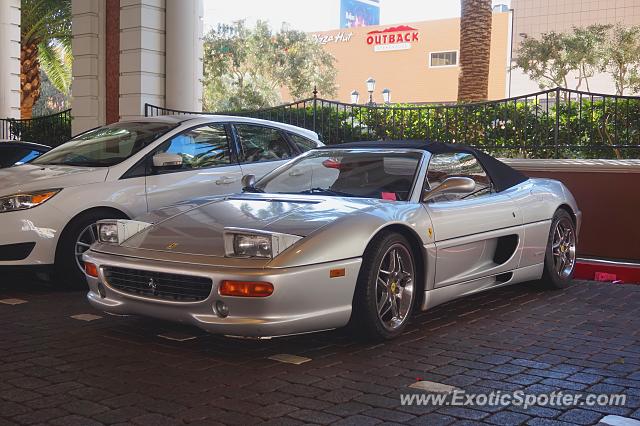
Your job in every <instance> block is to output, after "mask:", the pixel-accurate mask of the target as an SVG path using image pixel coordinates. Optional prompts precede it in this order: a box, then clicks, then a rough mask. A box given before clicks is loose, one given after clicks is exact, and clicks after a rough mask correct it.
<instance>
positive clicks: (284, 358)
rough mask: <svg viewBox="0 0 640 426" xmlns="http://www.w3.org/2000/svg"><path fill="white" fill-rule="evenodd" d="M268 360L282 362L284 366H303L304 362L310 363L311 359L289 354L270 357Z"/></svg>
mask: <svg viewBox="0 0 640 426" xmlns="http://www.w3.org/2000/svg"><path fill="white" fill-rule="evenodd" d="M269 359H271V360H273V361H278V362H284V363H285V364H296V365H300V364H304V363H305V362H309V361H311V358H306V357H303V356H298V355H291V354H276V355H271V356H270V357H269Z"/></svg>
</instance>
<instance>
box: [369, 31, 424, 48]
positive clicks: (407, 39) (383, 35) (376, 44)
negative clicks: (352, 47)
mask: <svg viewBox="0 0 640 426" xmlns="http://www.w3.org/2000/svg"><path fill="white" fill-rule="evenodd" d="M414 41H416V42H417V41H418V29H417V28H413V27H410V26H408V25H400V26H397V27H389V28H386V29H384V30H375V31H369V32H368V33H367V44H368V45H369V46H373V50H374V51H376V52H386V51H389V50H406V49H411V42H414Z"/></svg>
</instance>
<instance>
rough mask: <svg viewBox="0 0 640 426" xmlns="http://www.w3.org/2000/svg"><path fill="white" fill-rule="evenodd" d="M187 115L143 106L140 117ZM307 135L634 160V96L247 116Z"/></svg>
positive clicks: (299, 107)
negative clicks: (435, 142)
mask: <svg viewBox="0 0 640 426" xmlns="http://www.w3.org/2000/svg"><path fill="white" fill-rule="evenodd" d="M176 114H212V113H193V112H189V111H179V110H173V109H167V108H162V107H157V106H154V105H149V104H147V105H145V115H146V116H157V115H176ZM221 114H227V115H236V116H245V117H254V118H262V119H266V120H273V121H278V122H282V123H288V124H293V125H295V126H300V127H304V128H307V129H310V130H314V131H315V132H317V133H318V135H319V136H320V139H321V140H322V141H324V142H325V143H327V144H337V143H342V142H350V141H359V140H371V139H382V140H388V139H430V140H438V141H443V142H453V143H463V144H466V145H471V146H474V147H477V148H481V149H483V150H485V151H488V152H491V153H493V154H494V155H499V156H502V157H520V158H640V97H631V96H613V95H603V94H596V93H589V92H581V91H577V90H569V89H560V88H557V89H551V90H545V91H541V92H537V93H532V94H529V95H524V96H518V97H514V98H509V99H503V100H497V101H488V102H481V103H468V104H434V105H403V104H392V105H353V104H346V103H341V102H336V101H330V100H326V99H321V98H318V97H316V96H314V97H312V98H308V99H303V100H301V101H298V102H293V103H290V104H286V105H280V106H277V107H273V108H266V109H259V110H253V111H231V112H222V113H221Z"/></svg>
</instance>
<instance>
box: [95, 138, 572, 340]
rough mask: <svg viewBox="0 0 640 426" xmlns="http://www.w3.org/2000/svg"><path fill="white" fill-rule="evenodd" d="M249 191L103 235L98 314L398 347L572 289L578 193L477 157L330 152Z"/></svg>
mask: <svg viewBox="0 0 640 426" xmlns="http://www.w3.org/2000/svg"><path fill="white" fill-rule="evenodd" d="M243 184H244V186H245V187H244V190H243V193H240V194H233V195H226V196H217V197H210V198H200V199H195V200H191V201H188V202H183V203H180V204H177V205H173V206H170V207H167V208H164V209H160V210H157V211H155V212H153V213H150V214H148V215H146V216H143V217H141V218H137V219H136V220H105V221H101V222H100V223H99V228H98V231H99V232H98V233H99V242H97V243H96V244H94V245H93V246H92V247H91V249H90V250H89V251H87V252H86V253H85V255H84V261H85V271H86V274H87V280H88V283H89V293H88V295H87V297H88V299H89V302H90V303H91V304H92V305H93V306H94V307H96V308H98V309H101V310H103V311H107V312H110V313H116V314H125V315H126V314H133V315H143V316H149V317H155V318H160V319H163V320H170V321H176V322H181V323H188V324H193V325H196V326H198V327H201V328H202V329H204V330H207V331H209V332H212V333H219V334H225V335H233V336H246V337H271V336H282V335H291V334H297V333H306V332H312V331H320V330H327V329H334V328H338V327H343V326H345V325H347V324H350V323H351V324H353V325H354V326H355V327H357V328H359V329H360V330H361V332H362V333H365V334H366V335H369V336H371V337H373V338H377V339H389V338H393V337H395V336H397V335H398V334H400V333H401V332H402V331H403V329H404V328H405V327H406V325H407V322H408V321H409V320H410V318H411V315H412V313H413V312H414V311H415V310H416V309H421V310H426V309H429V308H431V307H433V306H436V305H438V304H440V303H443V302H446V301H449V300H452V299H455V298H457V297H461V296H465V295H470V294H473V293H476V292H480V291H484V290H489V289H492V288H497V287H502V286H505V285H509V284H515V283H519V282H523V281H534V280H539V281H541V282H542V283H544V284H546V285H547V286H549V287H552V288H553V287H555V288H558V287H564V286H566V285H568V283H569V282H570V281H571V279H572V275H573V271H574V267H575V262H576V240H577V236H578V230H579V228H580V222H581V213H580V210H579V209H578V206H577V205H576V202H575V200H574V198H573V196H572V195H571V193H570V192H569V191H568V190H567V188H566V187H565V186H564V185H563V184H562V183H560V182H557V181H554V180H549V179H529V178H527V177H526V176H524V175H523V174H521V173H520V172H518V171H516V170H514V169H512V168H511V167H509V166H507V165H506V164H504V163H502V162H500V161H498V160H496V159H495V158H493V157H491V156H489V155H487V154H485V153H483V152H481V151H478V150H476V149H472V148H468V147H464V146H460V145H450V144H442V143H435V142H424V141H397V142H358V143H348V144H343V145H338V146H335V145H334V146H327V147H323V148H319V149H314V150H312V151H309V152H308V153H306V154H304V155H302V156H300V157H297V158H295V159H293V160H291V161H290V162H288V163H286V164H285V165H283V166H281V167H279V168H277V169H276V170H274V171H272V172H271V173H269V174H267V175H266V176H265V177H263V178H262V179H260V180H259V181H258V182H255V179H253V177H252V176H250V175H248V176H245V177H244V178H243Z"/></svg>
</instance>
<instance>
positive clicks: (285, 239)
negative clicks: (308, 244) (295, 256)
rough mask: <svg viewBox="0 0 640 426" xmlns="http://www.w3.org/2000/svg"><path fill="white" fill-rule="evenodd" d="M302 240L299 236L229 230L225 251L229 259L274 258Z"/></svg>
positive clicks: (226, 234)
mask: <svg viewBox="0 0 640 426" xmlns="http://www.w3.org/2000/svg"><path fill="white" fill-rule="evenodd" d="M300 239H302V237H300V236H298V235H289V234H279V233H271V232H263V231H253V230H240V229H234V228H227V229H225V232H224V251H225V254H226V256H227V257H259V258H274V257H276V256H277V255H279V254H280V253H282V252H283V251H285V250H286V249H288V248H289V247H291V246H292V245H293V244H295V243H296V242H297V241H298V240H300Z"/></svg>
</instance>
